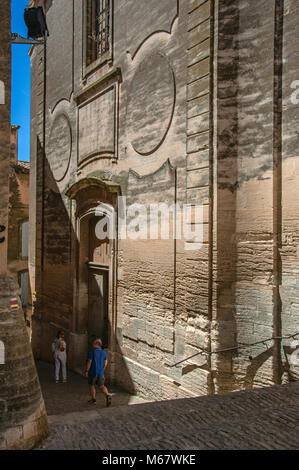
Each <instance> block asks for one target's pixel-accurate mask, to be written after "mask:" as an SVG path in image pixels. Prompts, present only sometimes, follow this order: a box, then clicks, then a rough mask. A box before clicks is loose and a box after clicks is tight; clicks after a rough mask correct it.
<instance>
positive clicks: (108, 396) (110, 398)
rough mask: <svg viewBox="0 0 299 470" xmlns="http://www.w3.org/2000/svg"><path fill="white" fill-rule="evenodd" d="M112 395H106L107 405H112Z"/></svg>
mask: <svg viewBox="0 0 299 470" xmlns="http://www.w3.org/2000/svg"><path fill="white" fill-rule="evenodd" d="M111 402H112V397H111V395H107V396H106V406H111Z"/></svg>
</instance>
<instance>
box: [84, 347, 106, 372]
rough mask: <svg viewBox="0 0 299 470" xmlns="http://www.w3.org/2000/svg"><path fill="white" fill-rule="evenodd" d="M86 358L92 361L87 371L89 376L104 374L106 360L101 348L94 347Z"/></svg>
mask: <svg viewBox="0 0 299 470" xmlns="http://www.w3.org/2000/svg"><path fill="white" fill-rule="evenodd" d="M88 360H89V361H92V363H91V366H90V369H89V371H88V375H89V377H103V376H104V365H105V361H107V354H106V352H105V351H103V349H101V348H97V349H94V350H93V351H92V352H90V353H89V355H88Z"/></svg>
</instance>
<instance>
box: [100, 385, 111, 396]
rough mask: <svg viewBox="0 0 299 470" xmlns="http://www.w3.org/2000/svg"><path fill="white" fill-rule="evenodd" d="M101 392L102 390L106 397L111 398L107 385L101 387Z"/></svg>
mask: <svg viewBox="0 0 299 470" xmlns="http://www.w3.org/2000/svg"><path fill="white" fill-rule="evenodd" d="M100 390H101V392H102V393H104V395H106V397H109V392H108V389H107V387H105V385H102V386H101V387H100Z"/></svg>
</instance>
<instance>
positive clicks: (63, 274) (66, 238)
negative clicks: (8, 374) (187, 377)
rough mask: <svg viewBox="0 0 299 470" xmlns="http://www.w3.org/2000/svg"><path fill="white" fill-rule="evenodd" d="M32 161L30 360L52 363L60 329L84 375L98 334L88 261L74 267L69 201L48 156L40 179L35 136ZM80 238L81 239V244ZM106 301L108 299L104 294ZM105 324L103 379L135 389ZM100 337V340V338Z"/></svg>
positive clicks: (71, 361) (76, 249) (72, 362)
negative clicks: (34, 168) (90, 302)
mask: <svg viewBox="0 0 299 470" xmlns="http://www.w3.org/2000/svg"><path fill="white" fill-rule="evenodd" d="M37 162H38V163H37V176H36V178H37V194H36V197H37V207H36V213H37V222H36V230H37V232H36V241H35V243H36V282H35V291H36V292H35V302H34V308H33V316H32V348H33V352H34V357H35V359H37V360H41V361H46V362H51V363H53V362H54V360H53V353H52V349H51V345H52V343H53V341H54V339H55V337H56V335H57V330H58V329H64V331H65V338H66V342H67V353H68V367H69V368H70V369H71V370H73V371H74V372H77V373H79V374H83V373H84V371H85V366H86V360H87V356H88V349H89V347H88V344H89V345H90V344H91V339H92V336H91V335H92V334H94V336H97V337H101V335H103V332H102V330H101V329H100V328H99V329H98V330H96V331H95V332H94V333H93V332H92V331H91V330H92V325H91V318H90V314H89V308H90V306H89V305H88V301H86V300H85V299H88V297H89V285H88V271H89V270H88V261H89V260H88V259H85V262H84V263H80V266H79V256H80V242H79V240H78V237H77V234H76V233H75V231H74V229H73V224H72V221H71V219H70V215H69V214H70V213H71V201H70V200H69V199H67V198H66V197H63V196H62V194H61V192H60V189H59V187H58V184H57V182H56V180H55V177H54V175H53V172H52V170H51V167H50V165H49V162H48V160H47V158H45V161H44V178H43V149H42V145H41V143H40V141H39V140H38V141H37ZM43 184H44V190H43V189H42V188H43ZM84 193H85V194H86V193H87V192H86V191H84ZM43 194H44V207H43V202H42V196H43ZM95 196H97V200H96V201H94V203H97V204H98V201H99V200H100V197H101V194H100V193H99V194H95ZM89 203H92V201H89V200H86V204H87V205H88V204H89ZM42 214H44V216H42ZM39 227H40V229H39ZM87 228H88V226H87V227H86V229H87ZM81 235H82V234H81ZM85 236H86V237H87V239H88V236H89V234H88V233H85V234H84V237H85ZM84 237H82V238H81V244H82V243H83V241H82V240H83V238H84ZM88 252H89V250H88V249H87V253H88ZM81 271H83V272H84V276H83V277H82V276H80V274H82V273H81ZM82 279H83V281H82ZM80 284H81V285H80ZM96 289H97V290H96V291H95V290H94V291H93V293H92V294H93V297H95V296H98V304H99V305H100V304H101V300H102V299H101V296H102V291H101V290H100V287H99V286H98V287H96ZM80 297H84V302H85V303H86V308H85V307H84V308H82V307H81V306H82V302H81V300H82V299H80ZM105 301H106V302H108V299H106V300H105ZM84 302H83V303H84ZM96 315H97V312H96V311H94V312H93V319H94V318H96ZM98 315H99V317H101V315H102V313H101V310H100V309H99V312H98ZM106 328H107V332H108V334H107V336H108V335H109V347H108V349H107V354H108V358H109V367H108V370H107V383H108V384H113V385H114V384H115V385H119V386H122V387H123V388H124V389H125V390H126V391H128V392H129V393H134V392H135V387H134V383H133V381H132V378H131V376H130V373H129V371H128V368H127V366H126V363H125V360H124V358H123V355H122V350H121V346H120V345H119V343H118V339H117V337H116V334H115V329H116V328H115V325H114V326H113V325H111V323H110V322H109V321H108V320H107V323H106ZM103 339H104V341H105V338H103ZM116 371H117V374H116ZM118 374H119V375H120V377H118V376H117V375H118Z"/></svg>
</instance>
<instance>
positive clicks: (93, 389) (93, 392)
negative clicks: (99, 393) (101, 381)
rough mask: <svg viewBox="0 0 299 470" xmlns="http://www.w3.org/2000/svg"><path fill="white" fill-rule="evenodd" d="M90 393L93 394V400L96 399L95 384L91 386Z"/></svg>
mask: <svg viewBox="0 0 299 470" xmlns="http://www.w3.org/2000/svg"><path fill="white" fill-rule="evenodd" d="M90 395H91V398H92V400H95V399H96V388H95V386H94V385H91V386H90Z"/></svg>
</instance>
